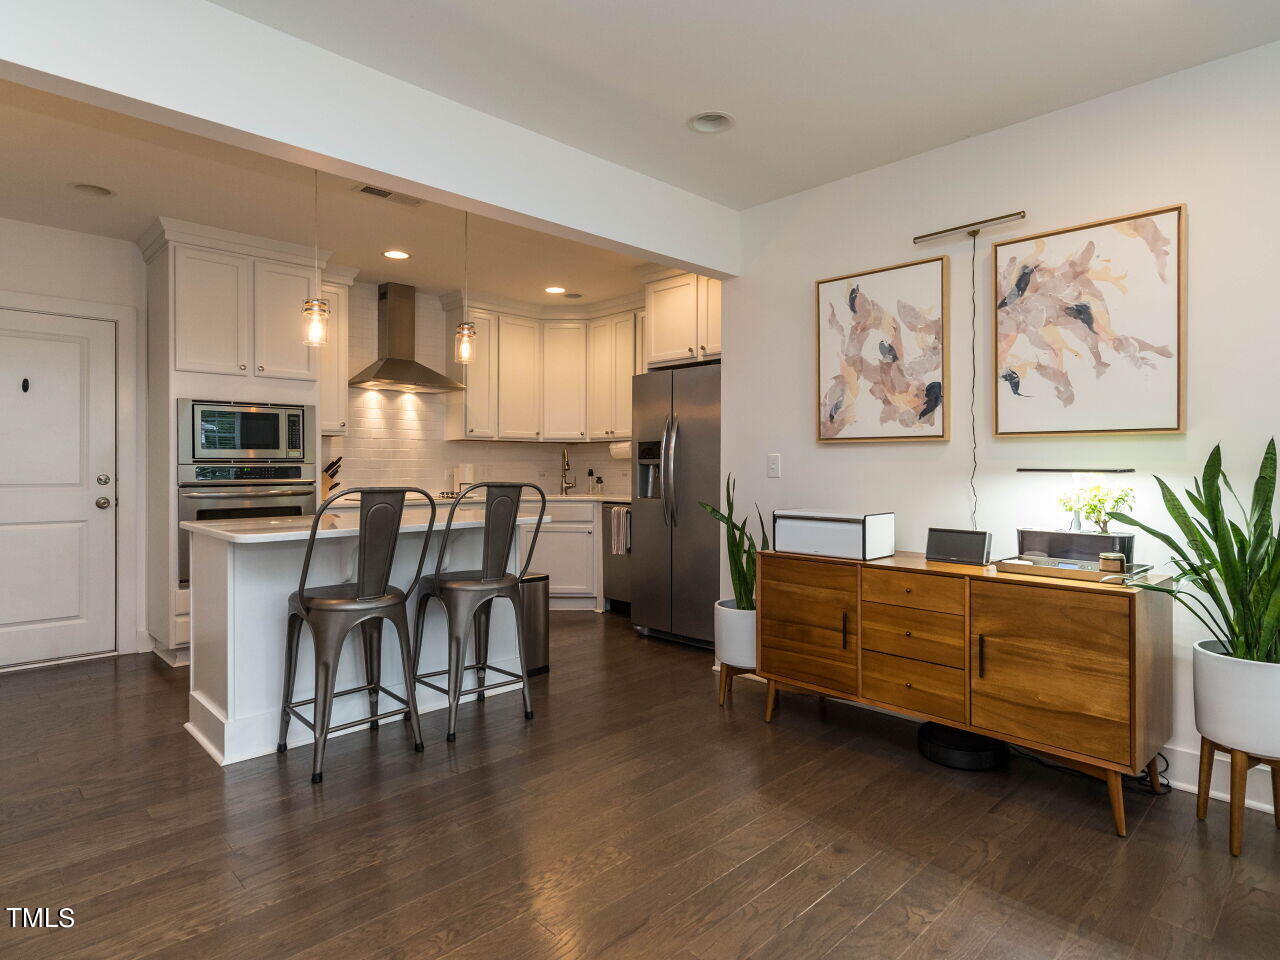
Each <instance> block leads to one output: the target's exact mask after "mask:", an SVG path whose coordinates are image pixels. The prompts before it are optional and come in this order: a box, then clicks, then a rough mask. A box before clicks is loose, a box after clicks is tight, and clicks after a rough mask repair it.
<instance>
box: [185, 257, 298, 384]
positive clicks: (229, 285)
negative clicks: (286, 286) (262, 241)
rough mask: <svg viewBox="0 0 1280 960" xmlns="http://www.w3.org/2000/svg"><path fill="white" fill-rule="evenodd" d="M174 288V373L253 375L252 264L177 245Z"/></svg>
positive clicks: (245, 258)
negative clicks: (251, 333) (251, 366)
mask: <svg viewBox="0 0 1280 960" xmlns="http://www.w3.org/2000/svg"><path fill="white" fill-rule="evenodd" d="M172 290H173V338H174V352H173V365H174V369H175V370H183V371H187V372H189V373H224V374H230V375H232V376H238V377H244V376H248V371H249V336H250V334H249V329H250V317H251V316H252V314H253V261H252V260H251V259H250V258H249V257H244V256H240V255H238V254H234V253H222V252H220V251H217V250H205V249H203V248H201V247H188V246H183V245H175V246H174V248H173V283H172ZM299 309H301V307H299Z"/></svg>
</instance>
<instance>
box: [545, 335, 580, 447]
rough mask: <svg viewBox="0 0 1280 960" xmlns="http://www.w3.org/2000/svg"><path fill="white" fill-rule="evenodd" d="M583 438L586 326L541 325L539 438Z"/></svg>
mask: <svg viewBox="0 0 1280 960" xmlns="http://www.w3.org/2000/svg"><path fill="white" fill-rule="evenodd" d="M586 438H587V326H586V324H584V323H577V322H574V321H567V320H566V321H555V322H550V323H543V324H542V439H543V440H585V439H586Z"/></svg>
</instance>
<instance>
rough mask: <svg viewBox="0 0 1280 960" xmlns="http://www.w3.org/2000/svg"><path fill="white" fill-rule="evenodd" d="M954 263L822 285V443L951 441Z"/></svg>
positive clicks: (920, 264)
mask: <svg viewBox="0 0 1280 960" xmlns="http://www.w3.org/2000/svg"><path fill="white" fill-rule="evenodd" d="M948 268H949V261H948V259H947V258H946V257H945V256H944V257H933V258H931V259H928V260H915V261H912V262H911V263H900V264H898V265H896V266H892V267H881V268H879V269H876V270H864V271H863V272H861V273H851V274H849V275H848V276H843V277H831V278H830V279H828V280H819V281H818V283H817V299H818V440H819V441H822V442H858V441H862V442H867V441H885V440H946V439H947V436H948V425H949V417H948V412H949V411H948V407H947V354H948V350H949V343H948V336H949V334H948V331H947V315H948V312H947V298H948V281H949V277H948Z"/></svg>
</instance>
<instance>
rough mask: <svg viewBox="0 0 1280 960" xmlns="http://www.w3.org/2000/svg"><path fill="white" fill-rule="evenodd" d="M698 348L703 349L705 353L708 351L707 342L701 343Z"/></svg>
mask: <svg viewBox="0 0 1280 960" xmlns="http://www.w3.org/2000/svg"><path fill="white" fill-rule="evenodd" d="M698 349H699V350H701V351H702V352H703V353H706V352H707V347H706V344H702V345H700V346H699V347H698Z"/></svg>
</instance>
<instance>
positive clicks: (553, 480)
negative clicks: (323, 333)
mask: <svg viewBox="0 0 1280 960" xmlns="http://www.w3.org/2000/svg"><path fill="white" fill-rule="evenodd" d="M417 318H418V325H417V344H418V350H417V353H418V360H419V362H421V363H425V364H426V365H427V366H429V367H432V368H433V369H436V370H440V369H442V368H443V367H444V362H445V356H444V349H445V343H446V339H445V335H444V334H445V330H444V326H445V317H444V310H443V308H442V307H441V306H440V301H439V300H438V299H437V298H436V297H431V296H427V295H426V294H421V293H420V294H418V301H417ZM348 342H349V348H348V350H349V363H350V369H351V372H352V373H356V372H357V371H359V370H362V369H364V368H365V367H367V366H368V365H369V364H371V363H372V362H373V361H374V360H375V359H377V353H378V288H377V286H375V285H374V284H371V283H357V284H355V285H353V286H352V288H351V299H350V305H349V316H348ZM445 402H446V400H445V397H444V396H441V395H432V394H419V393H392V392H390V391H378V390H364V389H353V390H352V391H351V394H350V399H349V407H348V410H347V434H346V436H345V437H325V438H323V443H322V444H321V447H322V454H323V460H322V464H323V463H328V462H329V461H330V460H332V459H333V458H334V457H342V458H343V460H342V470H341V473H340V474H339V477H338V479H339V480H340V481H341V482H342V486H344V487H358V486H393V485H406V486H416V487H423V488H424V489H426V490H429V491H431V492H433V493H434V492H436V491H439V490H445V489H449V488H451V487H452V486H453V468H454V466H456V465H457V464H458V463H471V464H474V465H475V478H476V479H477V480H523V481H527V482H529V483H536V484H538V485H539V486H541V487H542V488H543V489H544V490H546V491H547V493H558V492H559V489H560V450H561V445H560V444H555V443H519V442H510V441H508V442H499V441H484V440H446V439H444V411H445ZM569 463H570V469H569V475H570V477H573V476H576V477H577V479H578V486H577V488H576V489H575V490H574V491H573V492H574V493H592V494H599V495H602V496H615V497H625V496H628V495H629V493H630V490H631V464H630V461H627V460H613V459H611V458H610V457H609V445H608V444H607V443H577V444H569ZM589 469H590V470H593V471H594V472H595V473H596V474H597V475H598V476H600V477H603V478H604V483H603V484H596V483H594V482H593V478H591V477H588V476H587V470H589Z"/></svg>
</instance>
